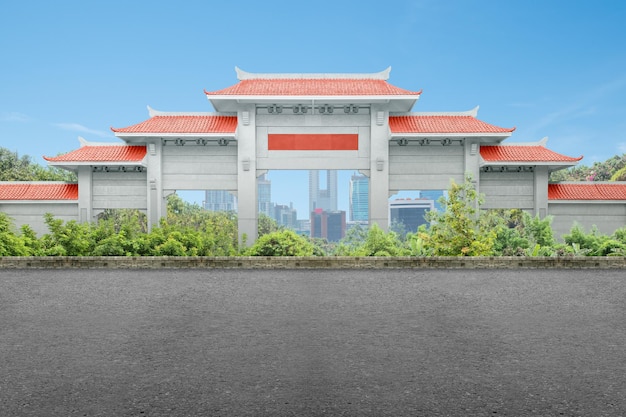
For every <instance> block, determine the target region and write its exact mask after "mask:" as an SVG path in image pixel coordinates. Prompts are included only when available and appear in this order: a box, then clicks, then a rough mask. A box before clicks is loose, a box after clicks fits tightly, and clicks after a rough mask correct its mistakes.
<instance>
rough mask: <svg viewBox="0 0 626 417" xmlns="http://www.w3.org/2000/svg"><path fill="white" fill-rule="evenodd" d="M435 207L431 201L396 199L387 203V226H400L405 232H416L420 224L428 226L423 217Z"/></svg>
mask: <svg viewBox="0 0 626 417" xmlns="http://www.w3.org/2000/svg"><path fill="white" fill-rule="evenodd" d="M434 207H435V204H434V201H433V200H423V199H417V198H416V199H414V200H412V199H410V198H407V199H398V200H393V201H390V202H389V225H390V226H392V225H393V224H394V223H396V224H402V226H403V228H404V231H405V232H417V228H418V227H420V226H421V225H422V224H428V221H427V220H426V218H425V217H424V216H425V215H426V213H427V212H428V211H430V210H433V209H434Z"/></svg>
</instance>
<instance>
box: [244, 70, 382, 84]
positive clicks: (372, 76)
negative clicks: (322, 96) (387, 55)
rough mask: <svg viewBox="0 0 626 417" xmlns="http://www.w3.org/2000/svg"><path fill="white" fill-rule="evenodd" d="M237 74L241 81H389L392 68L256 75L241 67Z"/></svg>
mask: <svg viewBox="0 0 626 417" xmlns="http://www.w3.org/2000/svg"><path fill="white" fill-rule="evenodd" d="M235 72H236V73H237V79H238V80H239V81H244V80H288V79H292V80H383V81H386V80H388V79H389V74H390V73H391V66H389V67H387V68H386V69H385V70H383V71H380V72H374V73H359V74H345V73H343V74H342V73H338V74H333V73H299V74H297V73H292V74H269V73H268V74H255V73H252V72H247V71H244V70H242V69H241V68H239V67H235Z"/></svg>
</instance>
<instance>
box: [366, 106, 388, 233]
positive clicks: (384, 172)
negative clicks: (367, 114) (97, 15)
mask: <svg viewBox="0 0 626 417" xmlns="http://www.w3.org/2000/svg"><path fill="white" fill-rule="evenodd" d="M370 126H371V134H370V141H371V142H370V179H369V224H370V226H371V225H373V224H374V223H376V224H378V226H380V228H381V229H383V230H385V231H386V230H388V229H389V112H388V111H387V109H385V108H384V107H383V106H380V105H372V108H371V124H370Z"/></svg>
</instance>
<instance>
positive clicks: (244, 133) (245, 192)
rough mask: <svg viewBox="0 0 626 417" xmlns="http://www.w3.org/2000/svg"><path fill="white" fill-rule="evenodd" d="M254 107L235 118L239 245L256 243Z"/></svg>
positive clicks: (257, 209)
mask: <svg viewBox="0 0 626 417" xmlns="http://www.w3.org/2000/svg"><path fill="white" fill-rule="evenodd" d="M255 111H256V109H255V106H254V104H248V105H245V106H243V107H242V108H241V109H240V110H239V111H238V114H237V119H238V122H237V123H238V125H237V205H238V216H237V218H238V228H239V242H240V243H242V242H243V239H244V235H245V237H246V244H248V245H251V244H253V243H254V242H255V241H256V239H257V234H258V229H257V224H258V223H257V222H258V212H259V207H258V205H259V203H258V198H257V169H256V166H257V164H256V114H255Z"/></svg>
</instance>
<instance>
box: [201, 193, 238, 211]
mask: <svg viewBox="0 0 626 417" xmlns="http://www.w3.org/2000/svg"><path fill="white" fill-rule="evenodd" d="M204 209H205V210H209V211H237V199H236V198H235V196H234V195H233V194H231V193H229V192H228V191H224V190H206V191H205V194H204Z"/></svg>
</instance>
